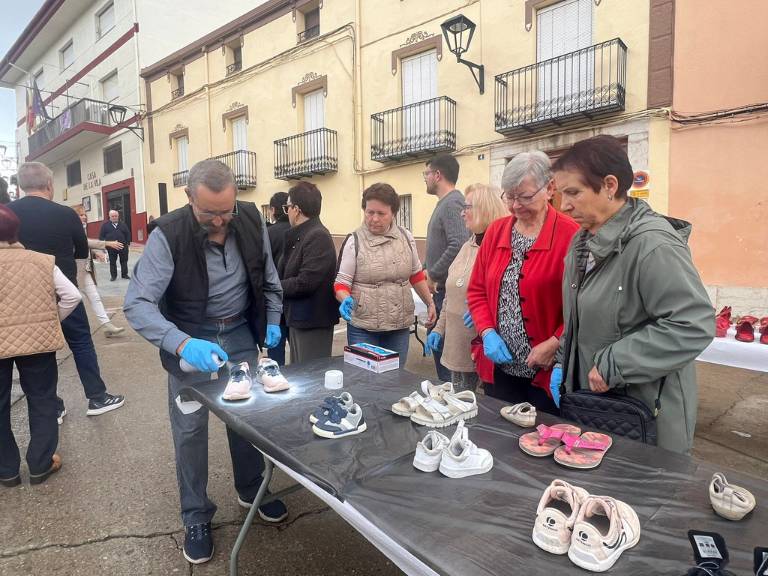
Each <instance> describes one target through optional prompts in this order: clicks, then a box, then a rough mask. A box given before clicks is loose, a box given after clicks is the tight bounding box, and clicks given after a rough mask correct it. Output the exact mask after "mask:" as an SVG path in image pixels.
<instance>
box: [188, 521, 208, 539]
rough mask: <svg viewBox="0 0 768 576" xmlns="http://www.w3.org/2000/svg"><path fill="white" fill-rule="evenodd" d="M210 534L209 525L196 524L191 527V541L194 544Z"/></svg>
mask: <svg viewBox="0 0 768 576" xmlns="http://www.w3.org/2000/svg"><path fill="white" fill-rule="evenodd" d="M208 532H209V528H208V524H195V525H193V526H190V527H189V539H190V540H192V541H193V542H194V541H196V540H202V539H203V536H206V535H207V534H208Z"/></svg>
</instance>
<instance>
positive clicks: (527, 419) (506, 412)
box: [501, 402, 536, 428]
mask: <svg viewBox="0 0 768 576" xmlns="http://www.w3.org/2000/svg"><path fill="white" fill-rule="evenodd" d="M501 417H502V418H504V419H505V420H509V421H510V422H512V424H517V425H518V426H520V427H521V428H533V427H534V426H536V407H535V406H534V405H533V404H529V403H528V402H521V403H520V404H515V405H513V406H504V408H502V409H501Z"/></svg>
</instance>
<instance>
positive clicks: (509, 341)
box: [498, 227, 536, 378]
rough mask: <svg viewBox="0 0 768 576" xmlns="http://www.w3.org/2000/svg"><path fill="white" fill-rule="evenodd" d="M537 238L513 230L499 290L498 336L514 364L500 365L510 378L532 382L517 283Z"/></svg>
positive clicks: (533, 374) (532, 375) (528, 348)
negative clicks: (516, 377) (515, 377)
mask: <svg viewBox="0 0 768 576" xmlns="http://www.w3.org/2000/svg"><path fill="white" fill-rule="evenodd" d="M534 242H536V238H535V237H534V238H528V237H526V236H523V235H522V234H520V233H519V232H518V231H517V230H516V229H515V228H514V227H513V228H512V259H511V260H510V262H509V266H507V269H506V270H505V271H504V276H503V277H502V279H501V289H500V290H499V311H498V322H499V335H500V336H501V338H502V340H504V342H505V343H506V345H507V348H509V351H510V352H511V353H512V357H513V359H514V360H513V361H512V362H510V363H509V364H500V365H499V368H501V369H502V370H503V371H504V372H506V373H507V374H510V375H512V376H518V377H520V378H533V377H534V376H535V375H536V370H533V369H531V368H529V367H528V365H527V364H526V363H525V360H526V359H527V358H528V354H530V353H531V344H530V341H529V340H528V333H527V332H526V331H525V325H524V324H523V310H522V308H521V307H520V290H519V284H518V280H519V277H520V270H521V269H522V267H523V257H524V256H525V254H526V253H527V252H528V250H530V249H531V246H533V243H534Z"/></svg>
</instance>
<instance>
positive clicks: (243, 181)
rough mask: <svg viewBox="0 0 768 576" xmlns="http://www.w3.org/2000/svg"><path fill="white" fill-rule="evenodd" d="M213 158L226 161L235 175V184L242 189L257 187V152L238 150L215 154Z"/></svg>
mask: <svg viewBox="0 0 768 576" xmlns="http://www.w3.org/2000/svg"><path fill="white" fill-rule="evenodd" d="M211 160H219V161H221V162H224V164H226V165H227V166H229V169H230V170H232V172H233V173H234V175H235V184H237V187H238V188H240V189H241V190H242V189H245V188H255V187H256V152H249V151H248V150H236V151H234V152H227V153H226V154H219V155H218V156H214V157H212V158H211Z"/></svg>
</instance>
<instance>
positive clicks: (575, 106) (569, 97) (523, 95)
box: [494, 38, 627, 136]
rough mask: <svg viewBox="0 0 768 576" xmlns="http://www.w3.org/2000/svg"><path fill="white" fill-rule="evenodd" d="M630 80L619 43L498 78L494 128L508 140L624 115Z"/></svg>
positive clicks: (604, 44)
mask: <svg viewBox="0 0 768 576" xmlns="http://www.w3.org/2000/svg"><path fill="white" fill-rule="evenodd" d="M626 77H627V46H626V45H625V44H624V42H622V40H621V39H620V38H614V39H613V40H609V41H607V42H602V43H600V44H595V45H594V46H589V47H587V48H582V49H581V50H576V51H575V52H570V53H568V54H563V55H562V56H558V57H556V58H551V59H549V60H543V61H541V62H537V63H536V64H531V65H530V66H526V67H524V68H519V69H517V70H513V71H511V72H506V73H504V74H499V75H498V76H496V96H495V115H494V128H495V129H496V131H497V132H499V133H501V134H504V135H507V136H509V135H512V134H517V133H526V132H532V131H534V130H536V129H540V128H546V127H548V126H552V125H560V124H563V123H566V122H574V121H579V120H582V121H589V120H591V119H592V118H595V117H597V116H601V115H604V114H611V113H614V112H619V111H622V110H624V102H625V97H626Z"/></svg>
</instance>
